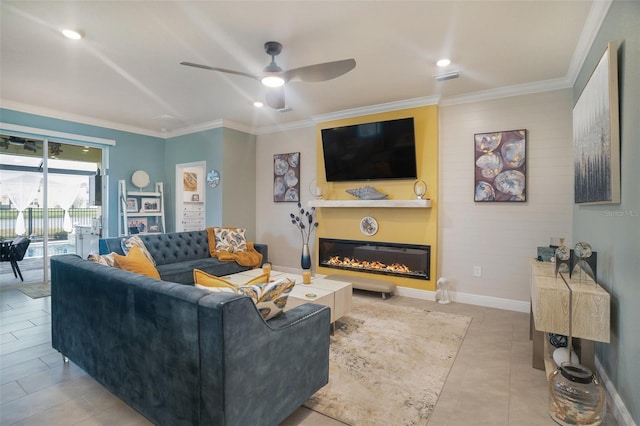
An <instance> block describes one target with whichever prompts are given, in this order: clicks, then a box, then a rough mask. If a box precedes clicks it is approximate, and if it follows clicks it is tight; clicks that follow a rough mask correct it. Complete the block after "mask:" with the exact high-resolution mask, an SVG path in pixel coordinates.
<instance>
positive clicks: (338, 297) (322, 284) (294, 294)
mask: <svg viewBox="0 0 640 426" xmlns="http://www.w3.org/2000/svg"><path fill="white" fill-rule="evenodd" d="M260 274H262V269H260V268H257V269H251V270H249V271H245V272H239V273H237V274H233V275H228V276H226V277H223V278H224V279H226V280H228V281H231V282H232V283H234V284H236V285H242V284H244V283H246V282H247V281H249V280H250V279H251V278H254V277H256V276H258V275H260ZM284 277H286V278H289V279H291V280H294V281H295V282H296V285H295V286H294V287H293V290H291V293H289V298H288V299H287V306H286V307H285V309H284V310H285V311H288V310H289V309H293V308H295V307H296V306H299V305H302V304H304V303H317V304H319V305H325V306H328V307H330V308H331V323H332V324H333V323H335V321H336V320H339V319H340V318H342V317H343V316H345V315H346V314H348V313H349V312H351V300H352V295H353V288H352V286H351V283H350V282H344V281H334V280H328V279H326V278H324V276H323V275H316V276H315V277H312V278H311V284H302V275H297V274H290V273H287V272H279V271H273V270H272V271H271V277H270V278H271V280H278V279H280V278H284Z"/></svg>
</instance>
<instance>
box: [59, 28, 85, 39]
mask: <svg viewBox="0 0 640 426" xmlns="http://www.w3.org/2000/svg"><path fill="white" fill-rule="evenodd" d="M62 35H64V36H65V37H66V38H70V39H71V40H80V39H81V38H82V33H80V32H79V31H74V30H62Z"/></svg>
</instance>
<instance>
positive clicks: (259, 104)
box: [253, 101, 264, 108]
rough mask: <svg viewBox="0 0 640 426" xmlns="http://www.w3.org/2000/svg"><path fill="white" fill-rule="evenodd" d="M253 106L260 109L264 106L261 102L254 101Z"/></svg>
mask: <svg viewBox="0 0 640 426" xmlns="http://www.w3.org/2000/svg"><path fill="white" fill-rule="evenodd" d="M253 106H254V107H256V108H262V107H263V106H264V104H263V103H262V102H260V101H255V102H254V103H253Z"/></svg>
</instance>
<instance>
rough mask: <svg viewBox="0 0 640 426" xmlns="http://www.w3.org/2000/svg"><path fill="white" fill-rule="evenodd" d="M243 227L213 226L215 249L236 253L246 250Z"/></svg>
mask: <svg viewBox="0 0 640 426" xmlns="http://www.w3.org/2000/svg"><path fill="white" fill-rule="evenodd" d="M245 232H246V229H243V228H214V229H213V233H214V235H215V237H216V251H226V252H229V253H237V252H242V251H247V239H246V238H245V236H244V234H245Z"/></svg>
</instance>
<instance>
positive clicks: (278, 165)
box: [273, 152, 300, 202]
mask: <svg viewBox="0 0 640 426" xmlns="http://www.w3.org/2000/svg"><path fill="white" fill-rule="evenodd" d="M273 201H276V202H278V201H295V202H298V201H300V153H299V152H291V153H289V154H275V155H274V156H273Z"/></svg>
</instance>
